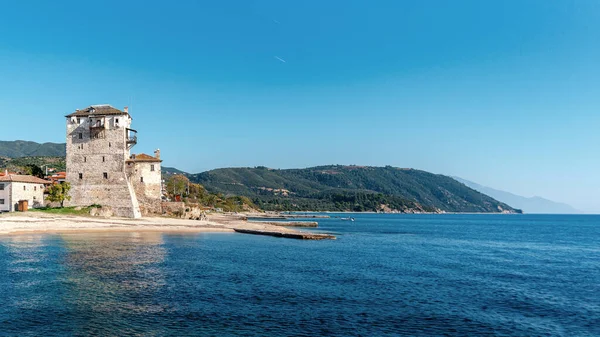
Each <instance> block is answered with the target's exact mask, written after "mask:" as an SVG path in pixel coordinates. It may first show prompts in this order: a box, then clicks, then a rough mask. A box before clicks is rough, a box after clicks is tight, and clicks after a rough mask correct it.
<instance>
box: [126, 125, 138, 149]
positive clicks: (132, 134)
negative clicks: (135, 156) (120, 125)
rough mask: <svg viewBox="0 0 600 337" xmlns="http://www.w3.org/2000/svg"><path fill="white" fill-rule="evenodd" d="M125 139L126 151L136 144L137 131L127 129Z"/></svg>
mask: <svg viewBox="0 0 600 337" xmlns="http://www.w3.org/2000/svg"><path fill="white" fill-rule="evenodd" d="M125 137H126V138H125V143H126V144H127V149H131V148H132V147H133V146H134V145H135V144H137V131H135V130H133V129H127V134H126V136H125Z"/></svg>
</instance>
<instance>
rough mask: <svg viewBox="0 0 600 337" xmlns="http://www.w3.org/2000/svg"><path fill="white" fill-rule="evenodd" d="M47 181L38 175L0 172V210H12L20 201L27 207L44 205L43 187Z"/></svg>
mask: <svg viewBox="0 0 600 337" xmlns="http://www.w3.org/2000/svg"><path fill="white" fill-rule="evenodd" d="M48 184H50V182H49V181H47V180H44V179H40V178H38V177H34V176H29V175H21V174H13V173H8V172H5V173H4V174H0V212H14V211H16V210H17V209H18V204H19V202H20V201H23V200H26V201H27V204H28V207H29V208H37V207H43V206H44V187H45V185H48Z"/></svg>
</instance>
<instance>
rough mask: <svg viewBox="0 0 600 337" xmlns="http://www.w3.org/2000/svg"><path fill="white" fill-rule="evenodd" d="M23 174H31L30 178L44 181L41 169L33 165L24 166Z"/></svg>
mask: <svg viewBox="0 0 600 337" xmlns="http://www.w3.org/2000/svg"><path fill="white" fill-rule="evenodd" d="M25 172H26V173H27V174H31V175H32V176H36V177H38V178H42V179H44V171H42V169H41V168H40V167H39V166H37V165H35V164H28V165H26V166H25Z"/></svg>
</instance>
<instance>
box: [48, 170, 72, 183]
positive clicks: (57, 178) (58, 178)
mask: <svg viewBox="0 0 600 337" xmlns="http://www.w3.org/2000/svg"><path fill="white" fill-rule="evenodd" d="M46 179H48V180H50V181H51V182H52V183H53V184H60V183H64V182H65V181H67V172H56V173H54V174H52V175H48V176H46Z"/></svg>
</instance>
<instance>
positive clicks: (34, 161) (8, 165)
mask: <svg viewBox="0 0 600 337" xmlns="http://www.w3.org/2000/svg"><path fill="white" fill-rule="evenodd" d="M28 165H35V166H38V167H40V168H41V169H42V170H43V171H45V170H46V167H48V169H49V170H51V169H53V171H50V172H60V171H64V170H65V169H66V163H65V157H42V156H40V157H21V158H7V157H0V168H2V169H8V170H9V171H11V172H26V171H27V170H26V169H25V167H26V166H28Z"/></svg>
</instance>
